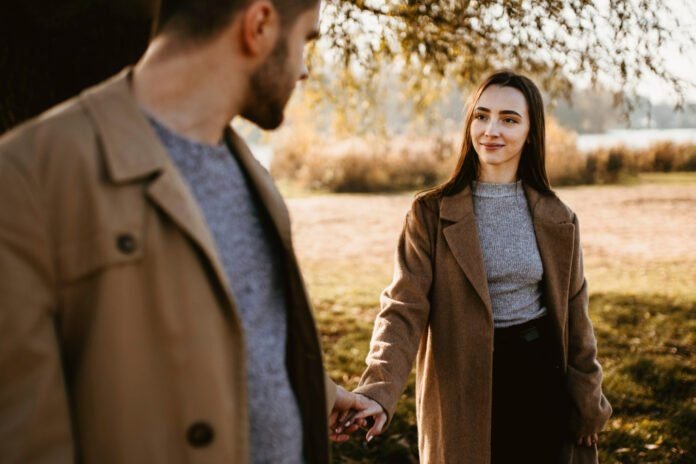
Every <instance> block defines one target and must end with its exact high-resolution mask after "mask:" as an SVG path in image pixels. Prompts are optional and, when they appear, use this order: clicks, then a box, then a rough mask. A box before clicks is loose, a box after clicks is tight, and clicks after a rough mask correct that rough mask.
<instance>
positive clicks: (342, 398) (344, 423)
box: [329, 386, 387, 442]
mask: <svg viewBox="0 0 696 464" xmlns="http://www.w3.org/2000/svg"><path fill="white" fill-rule="evenodd" d="M368 418H372V422H373V423H372V426H371V427H370V429H369V430H367V434H366V435H365V439H366V440H367V441H368V442H369V441H370V440H372V439H373V438H374V437H375V436H377V435H379V434H380V433H382V430H383V428H384V425H385V424H386V423H387V413H386V412H385V411H384V408H382V406H381V405H380V404H379V403H378V402H376V401H374V400H372V399H370V398H368V397H367V396H364V395H360V394H358V393H352V392H349V391H347V390H346V389H345V388H343V387H340V386H338V387H337V390H336V402H335V403H334V407H333V409H332V410H331V415H330V416H329V438H330V439H331V440H332V441H335V442H344V441H346V440H348V439H349V438H350V435H352V434H353V433H354V432H356V431H357V430H358V429H362V430H365V429H366V428H367V426H368Z"/></svg>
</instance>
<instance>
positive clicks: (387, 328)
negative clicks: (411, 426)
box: [356, 200, 437, 420]
mask: <svg viewBox="0 0 696 464" xmlns="http://www.w3.org/2000/svg"><path fill="white" fill-rule="evenodd" d="M424 203H425V202H424V201H423V200H416V201H415V202H414V204H413V206H412V208H411V211H409V213H408V214H407V215H406V221H405V224H404V228H403V231H402V233H401V236H400V237H399V242H398V246H397V250H396V255H395V263H394V277H393V279H392V282H391V284H390V285H389V286H388V287H387V288H386V289H385V290H384V291H383V292H382V295H381V298H380V304H381V310H380V312H379V314H378V315H377V318H376V320H375V325H374V330H373V333H372V341H371V342H370V352H369V354H368V356H367V359H366V363H367V368H366V370H365V372H364V373H363V375H362V378H361V379H360V385H359V386H358V388H357V389H356V392H357V393H360V394H363V395H365V396H367V397H370V398H372V399H373V400H375V401H377V402H378V403H380V404H381V405H382V407H383V408H384V409H385V411H386V412H387V414H388V416H389V419H390V420H391V417H392V415H393V414H394V411H395V409H396V404H397V402H398V399H399V396H400V395H401V392H402V391H403V390H404V388H405V386H406V382H407V380H408V375H409V373H410V372H411V368H412V366H413V361H414V359H415V356H416V352H417V350H418V345H419V342H420V339H421V336H422V334H423V331H424V330H425V327H426V325H427V322H428V316H429V313H430V301H429V299H428V293H429V291H430V286H431V282H432V261H431V260H432V256H431V253H432V252H431V245H432V243H433V240H432V235H434V231H435V227H436V221H437V219H436V215H435V214H434V212H433V211H431V210H430V209H429V207H428V206H426V205H425V204H424Z"/></svg>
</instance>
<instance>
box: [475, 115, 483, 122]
mask: <svg viewBox="0 0 696 464" xmlns="http://www.w3.org/2000/svg"><path fill="white" fill-rule="evenodd" d="M474 117H475V118H476V119H478V120H479V121H483V120H484V119H486V115H484V114H477V115H476V116H474Z"/></svg>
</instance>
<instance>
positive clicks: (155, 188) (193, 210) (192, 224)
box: [147, 165, 232, 301]
mask: <svg viewBox="0 0 696 464" xmlns="http://www.w3.org/2000/svg"><path fill="white" fill-rule="evenodd" d="M147 196H148V198H150V200H151V201H152V202H153V203H154V204H155V205H157V206H158V207H159V208H160V209H161V210H162V211H163V212H164V213H165V214H167V215H168V216H169V217H170V219H171V220H172V221H173V222H174V223H175V224H176V225H177V226H179V228H180V229H181V230H183V231H184V233H186V234H187V235H188V236H189V237H190V238H191V239H192V240H193V241H194V243H196V244H197V245H198V247H199V248H200V249H201V250H202V251H203V253H204V255H205V256H206V257H207V258H208V261H209V262H210V264H211V266H212V267H213V270H214V271H215V274H216V276H217V278H218V279H219V280H220V282H221V283H222V284H223V287H224V288H225V289H226V293H227V294H228V295H227V296H228V297H229V298H230V301H232V297H231V294H230V293H229V292H230V290H229V289H230V286H229V282H228V278H227V272H226V271H225V269H224V267H223V266H222V262H221V261H220V258H219V256H218V253H217V247H216V246H215V241H214V240H213V237H212V235H211V233H210V231H209V229H208V226H207V223H206V221H205V218H204V217H203V213H202V212H201V210H200V208H199V207H198V203H196V201H195V200H194V198H193V195H192V194H191V192H190V191H189V189H188V187H187V185H186V183H185V182H184V180H183V179H182V177H181V175H180V174H179V172H178V171H177V170H176V169H175V168H174V166H173V165H168V166H167V167H166V168H165V169H164V171H163V172H162V174H161V175H160V176H159V177H157V178H156V179H155V180H154V181H153V182H152V183H151V184H150V185H149V186H148V187H147Z"/></svg>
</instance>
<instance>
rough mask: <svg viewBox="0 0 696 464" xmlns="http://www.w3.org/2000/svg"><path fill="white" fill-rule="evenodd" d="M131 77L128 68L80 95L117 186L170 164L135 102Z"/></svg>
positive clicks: (109, 171) (108, 172) (108, 170)
mask: <svg viewBox="0 0 696 464" xmlns="http://www.w3.org/2000/svg"><path fill="white" fill-rule="evenodd" d="M131 77H132V68H130V67H128V68H126V69H124V70H123V71H121V72H120V73H118V74H117V75H115V76H114V77H112V78H111V79H109V80H107V81H106V82H103V83H102V84H99V85H97V86H96V87H92V88H90V89H87V90H86V91H84V92H83V93H82V94H81V95H80V101H81V103H82V105H83V106H84V107H85V108H86V109H87V112H88V113H89V114H90V116H91V119H92V121H93V122H94V125H95V126H96V129H97V133H98V134H99V142H100V143H101V146H102V150H103V153H104V158H105V160H106V168H107V174H108V176H109V178H110V180H111V181H112V182H114V183H116V184H122V183H128V182H131V181H133V180H137V179H140V178H144V177H147V176H149V175H151V174H153V173H155V172H159V171H162V170H163V169H164V167H165V166H166V165H167V164H168V163H169V156H168V155H167V152H166V151H165V148H164V146H162V144H161V143H160V141H159V138H158V137H157V134H156V133H155V131H154V129H153V128H152V127H151V125H150V123H149V122H148V121H147V119H146V117H145V115H144V114H143V112H142V110H141V109H140V107H139V106H138V103H137V102H136V100H135V98H133V94H132V90H131Z"/></svg>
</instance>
